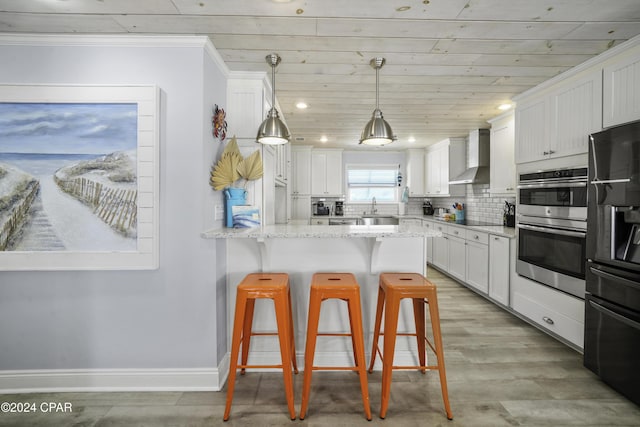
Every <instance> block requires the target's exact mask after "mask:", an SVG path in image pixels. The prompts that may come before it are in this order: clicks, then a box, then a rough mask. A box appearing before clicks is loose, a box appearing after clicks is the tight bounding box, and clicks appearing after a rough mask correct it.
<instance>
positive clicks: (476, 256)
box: [466, 230, 489, 294]
mask: <svg viewBox="0 0 640 427" xmlns="http://www.w3.org/2000/svg"><path fill="white" fill-rule="evenodd" d="M488 238H489V235H488V234H487V233H480V232H476V231H471V230H468V231H467V240H466V244H467V246H466V251H467V264H466V276H467V278H466V282H467V284H469V285H471V286H473V287H474V288H476V289H477V290H479V291H480V292H483V293H485V294H486V293H488V292H489V246H488V245H487V240H488Z"/></svg>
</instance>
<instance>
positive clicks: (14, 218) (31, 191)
mask: <svg viewBox="0 0 640 427" xmlns="http://www.w3.org/2000/svg"><path fill="white" fill-rule="evenodd" d="M39 190H40V183H39V182H38V181H35V180H34V181H32V182H30V183H29V186H28V187H27V190H26V191H25V193H24V194H25V197H24V198H23V199H22V200H20V201H19V202H17V203H16V204H15V207H14V208H13V211H12V212H11V215H9V218H8V219H7V220H6V221H5V223H4V224H2V225H1V229H0V251H4V250H6V249H7V246H8V245H9V242H11V239H12V238H13V237H14V234H15V233H16V232H18V231H20V229H21V228H22V224H23V223H24V222H25V221H26V219H27V214H28V213H29V209H31V205H32V204H33V200H34V199H35V198H36V196H37V195H38V191H39Z"/></svg>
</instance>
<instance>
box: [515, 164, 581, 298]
mask: <svg viewBox="0 0 640 427" xmlns="http://www.w3.org/2000/svg"><path fill="white" fill-rule="evenodd" d="M587 178H588V177H587V168H586V167H583V168H574V169H559V170H547V171H539V172H534V173H525V174H521V175H520V177H519V181H518V203H519V204H518V225H517V226H518V260H517V262H516V271H517V273H518V274H520V275H521V276H525V277H528V278H530V279H532V280H535V281H537V282H540V283H542V284H544V285H547V286H551V287H553V288H556V289H559V290H561V291H563V292H567V293H569V294H571V295H574V296H576V297H578V298H582V299H584V294H585V264H584V260H585V251H586V232H587Z"/></svg>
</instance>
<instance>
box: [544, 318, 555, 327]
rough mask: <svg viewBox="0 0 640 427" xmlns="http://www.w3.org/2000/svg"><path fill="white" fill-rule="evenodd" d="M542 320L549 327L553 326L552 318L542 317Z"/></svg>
mask: <svg viewBox="0 0 640 427" xmlns="http://www.w3.org/2000/svg"><path fill="white" fill-rule="evenodd" d="M542 320H544V321H545V322H547V323H548V324H549V325H553V324H554V323H555V322H554V321H553V319H552V318H550V317H547V316H544V317H543V318H542Z"/></svg>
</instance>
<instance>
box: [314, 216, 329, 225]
mask: <svg viewBox="0 0 640 427" xmlns="http://www.w3.org/2000/svg"><path fill="white" fill-rule="evenodd" d="M310 222H311V225H329V218H317V217H314V218H311V221H310Z"/></svg>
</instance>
